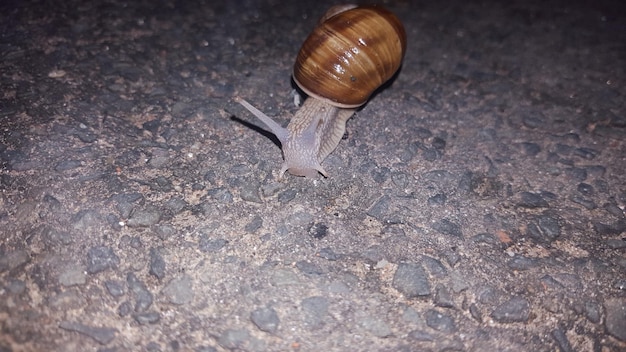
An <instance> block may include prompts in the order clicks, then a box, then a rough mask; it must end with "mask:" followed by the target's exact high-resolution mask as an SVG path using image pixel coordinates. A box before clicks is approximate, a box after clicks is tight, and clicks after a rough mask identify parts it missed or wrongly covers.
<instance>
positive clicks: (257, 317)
mask: <svg viewBox="0 0 626 352" xmlns="http://www.w3.org/2000/svg"><path fill="white" fill-rule="evenodd" d="M250 320H252V322H253V323H254V325H256V326H257V327H258V328H259V329H260V330H262V331H265V332H269V333H270V334H274V333H275V332H276V331H277V330H278V325H279V323H280V319H279V318H278V314H276V311H275V310H274V308H271V307H265V308H257V309H255V310H254V311H252V313H250Z"/></svg>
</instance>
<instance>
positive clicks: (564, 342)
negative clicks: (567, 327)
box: [552, 328, 575, 352]
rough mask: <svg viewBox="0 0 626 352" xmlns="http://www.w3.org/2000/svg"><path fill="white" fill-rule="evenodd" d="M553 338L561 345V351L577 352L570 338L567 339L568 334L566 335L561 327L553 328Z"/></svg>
mask: <svg viewBox="0 0 626 352" xmlns="http://www.w3.org/2000/svg"><path fill="white" fill-rule="evenodd" d="M552 338H553V339H554V341H556V343H557V345H558V346H559V351H560V352H575V350H574V349H573V348H572V345H571V344H570V343H569V340H568V339H567V335H565V333H564V332H563V330H562V329H561V328H557V329H554V330H552Z"/></svg>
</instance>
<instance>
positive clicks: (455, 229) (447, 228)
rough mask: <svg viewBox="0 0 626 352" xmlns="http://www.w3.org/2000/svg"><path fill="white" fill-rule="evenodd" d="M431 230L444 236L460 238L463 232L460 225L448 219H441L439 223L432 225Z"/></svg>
mask: <svg viewBox="0 0 626 352" xmlns="http://www.w3.org/2000/svg"><path fill="white" fill-rule="evenodd" d="M431 228H432V229H433V230H435V231H437V232H440V233H442V234H444V235H450V236H455V237H461V238H462V237H463V230H462V229H461V225H459V224H457V223H454V222H452V221H450V220H448V219H442V220H441V221H438V222H436V223H434V224H433V225H432V226H431Z"/></svg>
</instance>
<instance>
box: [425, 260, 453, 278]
mask: <svg viewBox="0 0 626 352" xmlns="http://www.w3.org/2000/svg"><path fill="white" fill-rule="evenodd" d="M420 262H421V263H422V264H423V265H424V267H426V270H428V272H429V273H430V275H431V276H434V277H437V278H441V277H444V276H446V275H448V269H446V267H445V266H444V265H443V263H441V261H439V260H438V259H435V258H433V257H429V256H427V255H424V256H422V259H421V261H420Z"/></svg>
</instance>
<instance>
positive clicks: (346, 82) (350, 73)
mask: <svg viewBox="0 0 626 352" xmlns="http://www.w3.org/2000/svg"><path fill="white" fill-rule="evenodd" d="M405 50H406V32H405V30H404V27H403V26H402V23H401V22H400V21H399V20H398V18H397V17H396V16H395V15H393V14H392V13H391V12H389V11H388V10H386V9H384V8H382V7H380V6H355V5H340V6H335V7H332V8H331V9H329V10H328V11H327V12H326V14H325V15H324V16H323V17H322V18H321V19H320V21H319V23H318V26H317V27H316V28H315V29H314V30H313V32H312V33H311V34H310V35H309V37H308V38H307V39H306V40H305V41H304V43H303V44H302V47H301V49H300V51H299V53H298V57H297V59H296V63H295V65H294V69H293V79H294V81H295V82H296V84H297V85H298V86H299V87H300V88H301V89H302V90H303V91H304V92H305V93H307V94H308V95H309V98H308V99H307V100H306V101H305V102H304V104H303V106H302V107H301V108H300V110H298V112H297V113H296V114H295V116H294V117H293V118H292V119H291V121H290V122H289V126H287V128H283V127H281V126H280V125H279V124H278V123H276V122H275V121H274V120H272V119H271V118H270V117H268V116H266V115H265V114H263V113H262V112H261V111H259V110H258V109H256V108H255V107H254V106H252V105H251V104H250V103H248V102H247V101H245V100H243V99H241V98H240V97H236V98H235V101H237V102H239V103H240V104H241V105H243V106H244V107H245V108H246V109H248V110H249V111H250V112H251V113H252V114H254V115H255V116H256V117H258V118H259V119H260V120H261V121H263V123H264V124H265V125H267V126H268V127H269V128H270V129H271V130H272V132H273V133H274V134H275V135H276V137H277V138H278V140H279V141H280V142H281V144H282V150H283V158H284V159H285V162H284V163H283V166H282V167H281V170H280V172H279V178H280V177H282V175H283V174H284V172H285V171H289V173H291V174H293V175H297V176H306V177H315V176H316V175H317V174H318V173H321V174H322V175H324V176H326V177H327V173H326V171H325V170H324V169H323V168H322V166H321V162H322V161H323V160H324V159H325V158H326V156H328V154H330V153H331V152H332V151H333V150H334V149H335V148H336V147H337V145H338V144H339V141H340V140H341V138H342V136H343V134H344V131H345V125H346V121H347V120H348V119H349V118H350V117H351V116H352V114H353V113H354V111H355V110H356V108H358V107H359V106H361V105H363V104H365V103H366V102H367V100H368V98H369V97H370V96H371V95H372V93H374V91H375V90H376V89H378V88H379V87H380V86H381V85H382V84H383V83H385V82H386V81H387V80H389V79H390V78H391V77H392V76H393V75H394V74H395V72H396V71H397V70H398V68H399V67H400V65H401V63H402V58H403V57H404V52H405Z"/></svg>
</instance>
